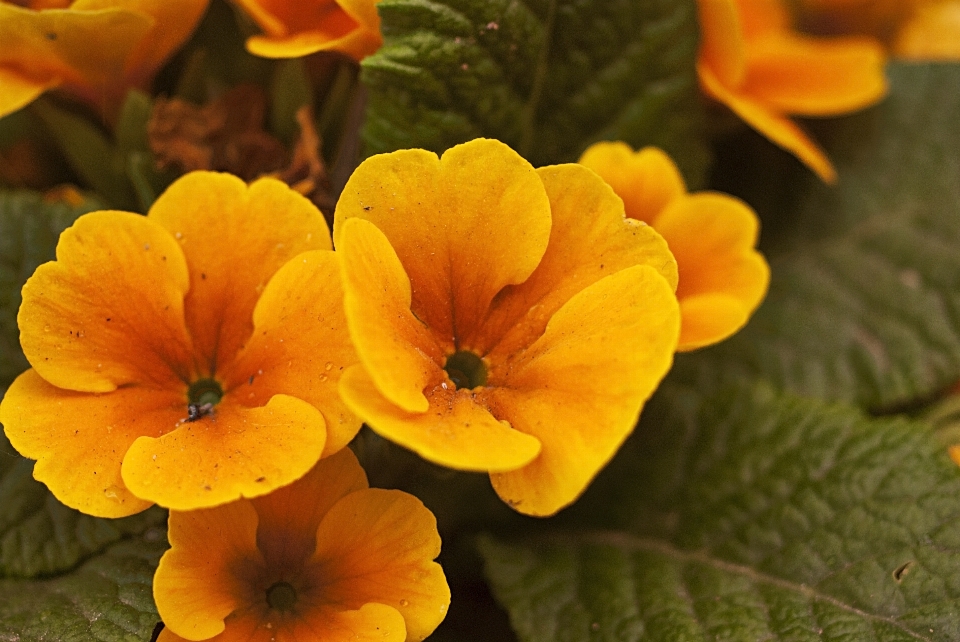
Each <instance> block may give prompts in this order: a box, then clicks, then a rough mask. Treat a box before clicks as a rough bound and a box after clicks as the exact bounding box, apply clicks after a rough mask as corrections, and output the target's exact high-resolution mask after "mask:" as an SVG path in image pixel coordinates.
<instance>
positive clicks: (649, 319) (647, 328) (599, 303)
mask: <svg viewBox="0 0 960 642" xmlns="http://www.w3.org/2000/svg"><path fill="white" fill-rule="evenodd" d="M679 331H680V312H679V309H678V306H677V300H676V298H675V296H674V293H673V289H672V288H671V287H670V285H669V284H668V283H667V281H666V280H665V279H664V278H663V277H662V276H660V275H659V274H658V273H657V272H656V271H655V270H654V269H653V268H651V267H649V266H646V265H638V266H634V267H630V268H626V269H624V270H621V271H619V272H617V273H616V274H613V275H611V276H608V277H606V278H604V279H601V280H600V281H597V282H596V283H594V284H593V285H591V286H590V287H588V288H586V289H585V290H583V291H582V292H580V293H579V294H577V295H576V296H574V297H573V298H571V299H570V301H569V302H567V304H566V305H564V306H563V308H561V309H560V310H559V311H558V312H557V313H556V314H555V315H553V318H552V319H551V320H550V323H549V324H548V326H547V330H546V332H545V333H544V334H543V336H542V337H541V338H540V339H539V340H538V341H537V342H536V343H535V344H533V345H532V346H531V347H530V348H529V350H527V351H526V353H524V354H523V355H521V356H520V358H518V359H517V360H516V361H515V362H513V363H512V364H510V367H509V370H507V371H506V372H505V373H503V374H500V373H499V372H498V381H490V384H491V386H490V387H488V388H484V389H483V390H482V392H481V393H480V396H481V398H482V400H483V401H484V402H486V403H487V404H489V406H490V408H491V410H492V411H493V413H494V414H495V415H496V416H498V417H503V418H504V419H506V420H508V421H509V422H510V423H511V425H513V426H514V428H516V429H517V430H519V431H522V432H525V433H528V434H530V435H533V436H535V437H537V438H538V439H539V440H540V442H541V443H542V444H543V449H542V450H541V452H540V455H539V457H537V458H536V459H535V460H534V461H533V462H532V463H530V464H529V465H527V466H525V467H524V468H521V469H519V470H515V471H511V472H504V473H499V474H492V475H491V476H490V479H491V481H492V482H493V487H494V489H495V490H496V491H497V494H499V495H500V497H501V498H502V499H503V500H504V501H506V502H507V503H508V504H510V505H511V506H512V507H513V508H514V509H516V510H518V511H519V512H521V513H526V514H528V515H552V514H553V513H555V512H557V511H558V510H560V509H561V508H563V507H564V506H567V505H568V504H570V503H571V502H573V501H574V500H575V499H576V498H577V497H578V496H579V495H580V493H582V492H583V490H584V488H586V486H587V484H588V483H589V482H590V480H591V479H593V477H594V475H596V474H597V472H598V471H599V470H600V469H601V468H602V467H603V466H604V465H605V464H606V463H607V461H609V459H610V458H611V457H612V456H613V454H614V453H615V452H616V450H617V448H619V446H620V444H621V443H622V442H623V440H624V439H625V438H626V437H627V435H628V434H630V432H631V431H632V430H633V426H634V424H635V423H636V420H637V416H638V415H639V413H640V409H641V408H642V406H643V404H644V402H645V401H646V400H647V398H649V396H650V395H651V394H652V393H653V391H654V390H655V389H656V387H657V385H658V384H659V383H660V380H661V379H662V378H663V376H664V375H665V374H666V373H667V370H668V369H669V368H670V364H671V363H672V361H673V352H674V349H675V348H676V345H677V337H678V335H679ZM501 376H502V380H499V379H500V377H501Z"/></svg>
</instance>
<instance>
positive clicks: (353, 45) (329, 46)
mask: <svg viewBox="0 0 960 642" xmlns="http://www.w3.org/2000/svg"><path fill="white" fill-rule="evenodd" d="M233 2H234V3H235V4H237V5H238V6H239V7H241V8H242V9H243V10H244V11H246V13H247V14H248V15H249V16H250V17H251V18H253V20H254V21H255V22H256V23H257V25H259V26H260V28H261V29H263V32H264V33H263V34H262V35H257V36H251V37H250V38H249V39H247V49H248V50H249V51H250V53H252V54H255V55H257V56H263V57H265V58H299V57H301V56H306V55H309V54H312V53H316V52H318V51H339V52H341V53H344V54H347V55H348V56H350V57H351V58H353V59H355V60H361V59H363V58H365V57H367V56H369V55H370V54H372V53H373V52H375V51H376V50H377V49H379V48H380V45H382V44H383V38H382V37H381V35H380V14H378V13H377V8H376V4H377V2H379V0H233Z"/></svg>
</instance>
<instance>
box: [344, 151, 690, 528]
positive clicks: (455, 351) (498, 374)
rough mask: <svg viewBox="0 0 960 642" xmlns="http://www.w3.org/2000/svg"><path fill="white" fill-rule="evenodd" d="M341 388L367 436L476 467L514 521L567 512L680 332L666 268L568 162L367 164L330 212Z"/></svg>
mask: <svg viewBox="0 0 960 642" xmlns="http://www.w3.org/2000/svg"><path fill="white" fill-rule="evenodd" d="M334 241H335V244H336V246H337V252H338V254H341V255H342V259H341V262H342V266H343V275H344V295H345V302H346V314H347V323H348V324H349V327H350V335H351V338H352V339H353V341H354V345H355V346H356V348H357V353H358V356H359V358H360V364H357V365H355V366H352V367H350V368H348V369H347V370H346V371H345V372H344V374H343V377H342V378H341V381H340V393H341V395H342V397H343V399H344V401H345V402H346V403H347V405H348V406H349V407H350V408H351V409H352V410H353V411H354V412H356V413H357V414H358V415H360V416H361V417H362V418H363V419H364V420H365V421H366V422H367V423H368V424H369V425H370V426H371V427H372V428H373V429H374V430H376V431H377V432H379V433H380V434H381V435H383V436H385V437H387V438H388V439H391V440H393V441H395V442H397V443H399V444H401V445H403V446H405V447H407V448H410V449H412V450H414V451H416V452H417V453H419V454H420V455H421V456H423V457H425V458H426V459H429V460H431V461H433V462H436V463H439V464H442V465H445V466H449V467H451V468H456V469H460V470H475V471H487V472H489V473H490V477H491V481H492V483H493V486H494V488H495V489H496V491H497V493H498V494H499V495H500V497H501V498H503V499H504V500H505V501H506V502H508V503H509V504H510V505H511V506H513V507H514V508H515V509H516V510H518V511H520V512H523V513H527V514H532V515H549V514H551V513H554V512H556V511H557V510H559V509H560V508H562V507H564V506H566V505H567V504H569V503H571V502H573V501H574V500H575V499H576V498H577V497H578V496H579V495H580V493H581V492H582V491H583V489H584V488H585V487H586V485H587V484H588V483H589V482H590V480H591V479H592V478H593V476H594V475H595V474H596V473H597V471H598V470H599V469H600V468H601V467H602V466H603V465H604V464H605V463H606V462H607V461H608V460H609V459H610V457H612V456H613V454H614V452H616V450H617V448H618V447H619V446H620V444H621V443H622V441H623V440H624V439H625V438H626V436H627V435H628V434H629V433H630V431H631V430H632V428H633V425H634V424H635V422H636V420H637V415H638V414H639V412H640V409H641V407H642V406H643V403H644V401H645V400H646V399H647V398H648V397H649V396H650V394H651V393H652V392H653V390H654V389H655V388H656V387H657V385H658V383H659V382H660V379H661V378H662V377H663V376H664V374H666V372H667V370H668V369H669V367H670V365H671V363H672V358H673V352H674V349H675V348H676V345H677V336H678V333H679V325H680V324H679V309H678V305H677V300H676V297H675V296H674V289H675V286H676V282H677V272H676V269H677V268H676V262H675V261H674V259H673V256H672V255H671V254H670V251H669V250H668V249H667V246H666V243H665V242H664V241H663V239H662V238H661V237H660V236H659V235H658V234H657V233H656V232H655V231H654V230H653V229H652V228H651V227H649V226H647V225H644V224H642V223H640V222H638V221H633V220H630V219H627V218H626V217H625V216H624V214H623V204H622V202H621V201H620V199H619V198H618V197H617V196H616V195H615V194H614V193H613V191H612V190H611V189H610V188H609V186H607V185H606V184H605V183H604V182H603V181H602V180H601V179H600V178H599V177H598V176H597V175H596V174H594V173H593V172H591V171H589V170H587V169H586V168H584V167H581V166H579V165H560V166H555V167H544V168H542V169H539V170H534V169H533V168H532V167H531V166H530V164H529V163H527V162H526V161H525V160H523V159H522V158H521V157H520V156H519V155H518V154H517V153H516V152H514V151H513V150H511V149H510V148H509V147H507V146H506V145H504V144H503V143H500V142H498V141H494V140H483V139H481V140H474V141H471V142H469V143H466V144H463V145H458V146H456V147H453V148H451V149H449V150H448V151H447V152H446V153H444V155H443V157H442V158H439V159H438V158H437V156H436V155H435V154H432V153H430V152H427V151H424V150H418V149H414V150H403V151H398V152H394V153H391V154H383V155H379V156H373V157H371V158H368V159H367V160H365V161H364V162H363V163H361V164H360V166H359V167H358V168H357V170H356V171H355V172H354V174H353V176H351V178H350V180H349V181H348V182H347V185H346V187H345V188H344V191H343V193H342V195H341V197H340V200H339V202H338V203H337V209H336V216H335V224H334Z"/></svg>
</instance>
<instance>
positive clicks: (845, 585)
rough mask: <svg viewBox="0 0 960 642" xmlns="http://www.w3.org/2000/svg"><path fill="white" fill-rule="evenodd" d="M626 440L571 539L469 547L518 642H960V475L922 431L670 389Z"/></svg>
mask: <svg viewBox="0 0 960 642" xmlns="http://www.w3.org/2000/svg"><path fill="white" fill-rule="evenodd" d="M639 430H640V433H639V434H638V435H637V436H636V438H634V439H633V440H631V442H629V444H628V447H627V449H626V450H625V452H623V453H621V456H620V457H618V459H617V461H616V462H615V464H614V465H613V466H612V467H611V468H610V469H608V470H607V471H606V472H605V473H604V475H603V477H602V479H600V480H598V483H596V484H595V485H594V487H593V488H591V490H590V491H589V492H588V493H587V495H586V496H585V497H583V498H582V499H581V500H580V502H578V504H577V505H576V506H575V507H574V509H573V510H572V511H570V512H569V513H568V514H567V515H565V516H563V517H562V518H561V520H560V521H568V522H572V523H575V524H578V525H581V528H580V529H579V530H574V529H570V530H568V531H566V532H564V531H559V532H556V534H554V535H552V536H547V537H539V538H535V539H528V540H526V541H520V542H516V541H515V542H512V543H507V542H505V541H502V540H494V539H487V540H485V542H484V543H483V545H482V547H481V548H482V552H483V554H484V555H485V558H486V562H487V574H488V576H489V578H490V580H491V582H492V585H493V588H494V593H495V594H496V595H497V597H498V599H499V600H500V601H501V603H503V604H504V605H505V606H506V607H507V609H508V610H509V611H510V614H511V620H512V623H513V626H514V629H515V630H516V631H517V632H518V635H519V637H520V639H521V640H523V641H524V642H539V641H541V640H542V641H547V640H549V641H551V642H554V641H557V642H560V641H564V642H566V641H575V640H576V641H579V640H591V641H598V640H608V641H614V640H616V641H617V642H635V641H639V640H644V641H659V640H663V641H668V640H669V641H671V642H673V641H681V642H682V641H686V640H697V641H700V640H731V641H734V640H736V641H740V640H791V641H793V640H811V641H814V640H817V641H826V640H829V641H837V642H839V641H844V642H846V641H849V642H855V641H856V642H859V641H862V640H882V641H894V640H942V641H948V640H957V639H960V536H958V534H960V471H958V469H957V467H956V466H955V465H954V464H952V463H951V462H950V461H949V459H948V458H947V456H946V454H945V453H944V451H943V449H942V448H941V447H939V446H938V445H937V444H936V443H935V440H934V439H933V438H932V437H931V435H930V431H929V429H928V428H927V427H926V426H925V425H923V424H917V423H911V422H908V421H906V420H902V419H898V420H889V419H873V420H871V419H867V418H865V417H864V416H863V415H861V414H860V413H859V412H858V411H856V410H854V409H851V408H848V407H846V406H826V405H823V404H821V403H820V402H815V401H809V400H800V399H797V398H792V397H778V396H777V394H775V393H773V392H772V391H771V389H769V388H767V387H762V388H759V389H757V390H752V389H741V390H739V391H735V392H731V391H729V390H728V391H726V393H725V394H722V395H720V396H718V397H715V398H714V399H712V400H706V401H703V400H701V398H700V397H699V396H698V395H697V394H695V393H690V392H684V391H682V390H680V391H678V390H676V389H674V390H667V391H665V392H663V393H661V394H659V395H658V398H657V400H656V401H655V402H654V403H653V404H652V405H651V407H650V408H648V411H647V412H646V417H645V420H644V421H643V422H641V426H640V429H639ZM584 523H592V524H595V525H597V526H598V527H599V528H598V530H595V531H590V532H585V531H583V530H582V524H584Z"/></svg>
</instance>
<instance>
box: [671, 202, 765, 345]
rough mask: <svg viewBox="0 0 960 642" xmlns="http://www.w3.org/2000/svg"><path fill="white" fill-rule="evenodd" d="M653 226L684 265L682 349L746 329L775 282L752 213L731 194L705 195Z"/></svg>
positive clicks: (675, 206) (678, 204)
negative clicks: (758, 244) (760, 247)
mask: <svg viewBox="0 0 960 642" xmlns="http://www.w3.org/2000/svg"><path fill="white" fill-rule="evenodd" d="M654 224H655V225H656V227H657V231H659V232H660V233H661V234H662V235H663V237H664V238H665V239H666V240H667V243H668V244H669V246H670V250H671V251H672V252H673V254H674V256H675V257H676V258H677V264H678V265H679V266H680V283H679V285H678V287H677V298H678V299H679V300H680V308H681V313H682V314H681V316H682V318H683V324H682V330H681V332H680V345H679V346H678V349H679V350H692V349H694V348H699V347H702V346H705V345H709V344H712V343H716V342H718V341H722V340H723V339H725V338H727V337H729V336H730V335H732V334H733V333H734V332H736V331H737V330H739V329H740V328H741V327H743V325H744V324H745V323H746V322H747V319H748V318H749V317H750V315H751V314H752V313H753V311H754V310H755V309H756V307H757V306H758V305H760V301H762V300H763V297H764V295H765V294H766V292H767V286H768V285H769V283H770V268H769V267H768V266H767V262H766V261H765V260H764V258H763V256H762V255H761V254H760V253H759V252H757V251H756V250H755V249H754V245H756V242H757V232H758V228H759V221H758V219H757V215H756V214H755V213H754V212H753V210H752V209H750V207H749V206H748V205H746V204H745V203H743V202H742V201H740V200H738V199H736V198H733V197H731V196H728V195H726V194H719V193H711V192H703V193H698V194H691V195H688V196H682V197H680V198H678V199H676V200H675V201H674V202H673V203H671V204H670V206H668V207H667V208H666V209H665V210H664V211H663V213H662V214H661V215H660V216H659V217H658V218H657V220H656V221H655V222H654Z"/></svg>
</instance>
